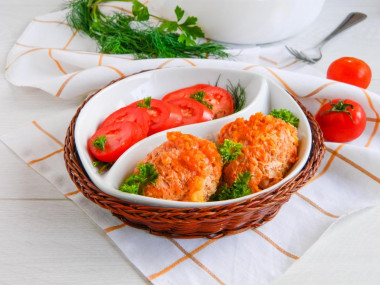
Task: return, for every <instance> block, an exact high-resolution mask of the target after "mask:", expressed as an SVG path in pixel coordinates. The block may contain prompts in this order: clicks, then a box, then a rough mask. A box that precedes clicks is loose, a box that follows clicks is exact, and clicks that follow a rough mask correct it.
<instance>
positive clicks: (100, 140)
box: [92, 136, 107, 151]
mask: <svg viewBox="0 0 380 285" xmlns="http://www.w3.org/2000/svg"><path fill="white" fill-rule="evenodd" d="M106 141H107V138H106V136H99V137H97V138H96V139H94V141H93V142H92V145H93V146H94V147H96V148H97V149H100V150H102V151H104V146H105V144H106Z"/></svg>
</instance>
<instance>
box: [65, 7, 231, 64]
mask: <svg viewBox="0 0 380 285" xmlns="http://www.w3.org/2000/svg"><path fill="white" fill-rule="evenodd" d="M120 1H122V2H132V3H133V6H132V13H133V15H128V14H126V13H114V14H113V15H111V16H107V15H105V14H103V13H102V12H101V11H100V10H99V5H100V4H102V3H105V2H110V0H73V1H71V2H69V3H68V5H67V7H68V8H69V12H68V13H67V16H66V18H67V22H68V23H69V24H70V25H71V26H73V28H74V29H76V30H79V31H81V32H82V33H84V34H87V35H88V36H89V37H91V38H92V39H94V40H96V41H97V44H98V46H99V49H100V51H101V52H102V53H108V54H132V55H134V56H135V58H137V59H143V58H175V57H181V58H206V57H207V55H212V56H215V57H217V58H225V57H227V56H228V54H227V53H226V52H225V49H226V48H225V47H224V46H223V45H221V44H217V43H215V42H206V43H202V44H196V42H195V40H196V39H197V38H202V37H204V34H203V32H202V30H201V29H200V28H199V27H198V26H197V25H196V23H197V18H196V17H191V16H190V17H187V18H186V19H185V20H183V15H184V11H183V10H182V9H181V8H180V7H178V6H177V7H176V9H175V14H176V17H177V21H169V20H166V19H163V18H160V17H158V16H155V15H152V14H150V13H149V10H148V8H147V7H146V6H144V5H143V4H141V3H140V2H139V1H137V0H120ZM151 17H152V18H155V19H157V20H159V21H160V24H159V25H158V26H154V25H153V24H151V23H149V22H147V21H148V20H149V19H150V18H151Z"/></svg>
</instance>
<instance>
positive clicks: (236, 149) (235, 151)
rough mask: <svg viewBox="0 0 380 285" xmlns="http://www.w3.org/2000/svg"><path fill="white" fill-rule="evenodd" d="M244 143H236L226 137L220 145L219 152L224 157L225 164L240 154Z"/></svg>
mask: <svg viewBox="0 0 380 285" xmlns="http://www.w3.org/2000/svg"><path fill="white" fill-rule="evenodd" d="M242 148H243V145H242V144H241V143H236V142H234V141H231V140H229V139H225V140H224V142H223V143H222V144H220V145H219V146H218V152H219V153H220V156H221V157H222V159H223V164H226V163H227V162H231V161H233V160H235V159H236V158H237V157H238V156H239V155H240V154H241V149H242Z"/></svg>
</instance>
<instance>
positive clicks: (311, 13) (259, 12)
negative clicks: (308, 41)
mask: <svg viewBox="0 0 380 285" xmlns="http://www.w3.org/2000/svg"><path fill="white" fill-rule="evenodd" d="M324 2H325V0H152V1H149V5H150V6H152V8H153V9H154V12H155V13H157V14H158V15H159V16H161V17H163V18H167V19H171V20H174V17H175V14H174V9H175V7H176V6H177V5H178V6H180V7H181V8H182V9H184V10H185V11H186V14H185V17H186V16H188V15H191V16H195V17H197V18H198V24H199V26H200V27H201V28H202V30H203V31H204V32H205V35H206V37H208V38H211V39H213V40H216V41H222V42H226V43H234V44H263V43H271V42H276V41H280V40H283V39H286V38H288V37H291V36H293V35H295V34H297V33H299V32H300V31H302V30H303V29H304V28H305V27H307V26H308V25H309V24H311V23H312V22H313V21H314V20H315V19H316V18H317V16H318V15H319V13H320V12H321V10H322V6H323V3H324Z"/></svg>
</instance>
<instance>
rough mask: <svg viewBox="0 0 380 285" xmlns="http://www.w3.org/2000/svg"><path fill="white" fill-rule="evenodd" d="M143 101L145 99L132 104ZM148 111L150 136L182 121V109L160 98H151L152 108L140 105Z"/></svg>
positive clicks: (135, 104) (178, 124) (173, 126)
mask: <svg viewBox="0 0 380 285" xmlns="http://www.w3.org/2000/svg"><path fill="white" fill-rule="evenodd" d="M140 102H141V103H143V102H144V100H141V101H137V102H134V103H132V104H131V105H130V106H137V104H139V103H140ZM138 108H141V109H144V110H146V111H147V112H148V114H149V117H150V126H149V131H148V136H150V135H153V134H155V133H158V132H161V131H163V130H167V129H171V128H175V127H178V126H180V125H181V123H182V114H181V110H180V109H179V108H178V107H176V106H174V105H171V104H168V103H167V102H164V101H162V100H158V99H151V101H150V108H146V107H138Z"/></svg>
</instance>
